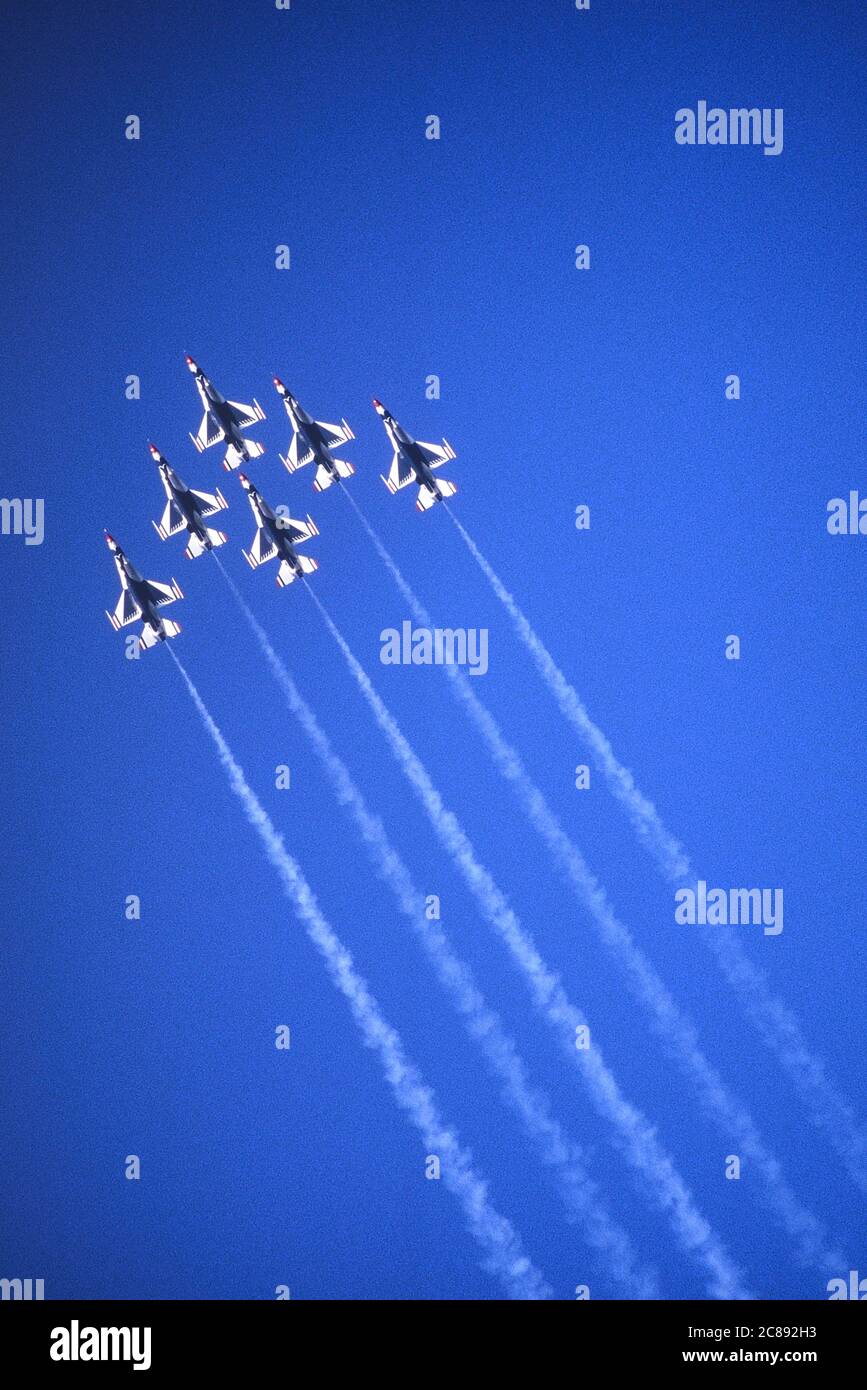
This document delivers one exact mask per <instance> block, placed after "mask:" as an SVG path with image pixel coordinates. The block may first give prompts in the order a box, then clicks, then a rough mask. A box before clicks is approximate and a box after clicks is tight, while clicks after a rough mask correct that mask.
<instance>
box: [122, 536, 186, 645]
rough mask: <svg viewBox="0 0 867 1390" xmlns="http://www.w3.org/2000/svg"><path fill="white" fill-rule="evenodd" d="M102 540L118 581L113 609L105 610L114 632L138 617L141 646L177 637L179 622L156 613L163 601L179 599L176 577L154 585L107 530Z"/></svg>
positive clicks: (181, 595)
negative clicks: (110, 611) (117, 592)
mask: <svg viewBox="0 0 867 1390" xmlns="http://www.w3.org/2000/svg"><path fill="white" fill-rule="evenodd" d="M105 543H106V545H107V546H108V548H109V550H110V551H111V553H112V555H113V556H114V563H115V566H116V568H117V575H118V578H119V580H120V598H119V599H118V601H117V605H116V607H115V610H114V612H113V613H109V611H108V609H106V613H105V616H106V617H107V618H108V621H109V622H110V623H111V625H112V627H113V628H114V630H115V632H119V631H120V629H121V628H122V627H126V626H127V624H128V623H134V622H137V621H138V619H139V618H141V620H142V622H143V624H144V626H143V627H142V630H141V633H140V634H139V642H140V643H141V645H142V646H143V647H155V646H156V645H157V643H158V642H164V641H165V640H166V638H167V637H177V635H178V633H179V632H180V630H181V625H180V623H173V622H172V621H171V620H170V619H169V618H161V617H160V615H159V613H158V612H157V609H159V608H165V606H166V605H167V604H169V603H174V601H175V599H176V598H183V594H182V592H181V590H180V589H179V588H178V584H177V580H175V579H173V580H172V582H171V584H170V585H169V584H157V583H156V582H155V581H154V580H153V579H142V577H141V575H140V574H139V572H138V570H137V569H136V567H135V565H134V564H133V563H132V561H131V560H128V559H127V557H126V555H125V554H124V553H123V551H122V550H121V548H120V546H119V545H118V543H117V541H116V540H115V539H114V536H110V535H109V534H108V532H107V531H106V533H105Z"/></svg>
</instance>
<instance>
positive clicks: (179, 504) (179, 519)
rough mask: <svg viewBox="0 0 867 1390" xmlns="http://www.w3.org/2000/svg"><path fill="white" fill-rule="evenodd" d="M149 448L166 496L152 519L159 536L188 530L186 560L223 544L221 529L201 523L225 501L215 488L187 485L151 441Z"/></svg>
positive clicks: (218, 510) (221, 508) (224, 540)
mask: <svg viewBox="0 0 867 1390" xmlns="http://www.w3.org/2000/svg"><path fill="white" fill-rule="evenodd" d="M150 451H151V454H152V455H153V457H154V460H155V462H156V464H157V467H158V468H159V470H160V477H161V478H162V482H163V487H164V489H165V494H166V498H167V499H168V500H167V501H166V505H165V510H164V511H163V514H162V517H161V519H160V520H159V521H155V522H154V523H153V524H154V529H155V531H156V533H157V535H158V536H159V538H160V540H163V541H165V540H168V538H169V536H176V535H177V534H178V532H179V531H188V532H189V536H190V539H189V542H188V544H187V547H186V550H185V551H184V554H185V555H186V556H187V558H188V559H190V560H194V559H195V558H196V556H197V555H202V554H204V552H205V551H206V550H213V548H214V546H216V545H225V544H226V540H227V536H226V534H225V532H224V531H215V530H214V529H213V528H212V527H210V526H206V525H205V518H206V517H209V516H213V515H214V513H215V512H221V511H224V510H225V508H226V507H227V506H228V505H229V504H228V502H227V501H226V499H225V497H224V496H223V494H222V493H221V492H220V490H219V488H218V489H217V491H216V492H215V493H211V492H196V491H195V490H194V489H193V488H190V487H187V485H186V483H185V482H184V480H183V478H179V477H178V475H177V473H176V472H175V470H174V469H173V468H172V466H171V464H170V463H169V462H168V460H167V459H165V458H163V456H162V454H161V453H160V451H159V449H156V448H155V447H154V445H153V444H151V446H150Z"/></svg>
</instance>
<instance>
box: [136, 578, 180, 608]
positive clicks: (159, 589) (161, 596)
mask: <svg viewBox="0 0 867 1390" xmlns="http://www.w3.org/2000/svg"><path fill="white" fill-rule="evenodd" d="M145 588H146V589H147V591H148V595H149V597H150V601H151V603H152V604H153V606H154V608H165V607H166V605H167V604H169V603H174V601H175V599H177V598H181V597H182V594H181V591H180V589H179V588H178V587H177V585H176V584H157V583H156V581H155V580H153V579H146V580H145Z"/></svg>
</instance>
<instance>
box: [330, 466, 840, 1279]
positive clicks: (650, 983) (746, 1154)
mask: <svg viewBox="0 0 867 1390" xmlns="http://www.w3.org/2000/svg"><path fill="white" fill-rule="evenodd" d="M348 495H349V493H348V491H347V496H348ZM352 502H353V506H354V507H355V510H356V512H357V513H358V515H359V518H360V520H361V521H362V524H363V525H364V527H365V529H366V531H367V533H368V535H369V536H370V538H371V540H372V541H373V543H374V545H375V547H376V549H377V552H378V554H379V556H380V558H381V559H382V561H383V563H384V564H385V565H386V567H387V568H388V570H389V572H390V573H391V575H392V577H393V579H394V580H395V583H396V584H397V585H398V587H399V589H400V591H401V593H402V595H403V597H404V598H405V600H406V602H407V604H408V605H409V607H410V609H411V611H412V613H413V616H414V618H415V620H416V622H418V623H419V624H420V625H421V626H423V627H431V626H432V622H431V617H430V614H429V613H428V612H427V611H426V609H425V608H424V606H423V604H422V603H421V602H420V600H419V599H418V598H417V597H416V595H415V593H414V591H413V590H412V588H411V587H410V585H409V584H408V583H407V581H406V579H405V578H404V576H403V574H402V572H401V570H400V569H399V568H398V566H397V564H396V563H395V561H394V560H393V559H392V557H391V555H390V554H389V552H388V551H387V550H386V548H385V546H384V545H383V544H382V542H381V541H380V539H379V536H378V535H377V533H376V531H375V530H374V528H373V527H372V526H371V525H370V523H369V522H368V521H367V519H366V517H365V516H364V514H363V513H362V512H361V510H360V508H359V507H358V506H357V504H356V503H355V500H354V498H353V499H352ZM452 519H453V520H454V518H452ZM455 524H456V525H457V524H458V523H455ZM444 669H445V671H446V673H447V674H448V675H449V677H450V678H451V681H452V685H453V688H454V691H455V695H456V696H457V698H458V699H459V701H460V702H461V703H462V704H463V706H464V708H465V709H466V710H467V712H468V714H469V716H470V718H471V720H472V721H473V723H474V724H475V726H476V728H477V729H478V730H479V732H480V734H481V735H482V738H483V740H484V742H485V743H486V745H487V747H488V749H489V751H490V753H491V756H492V758H493V760H494V762H495V764H496V766H497V767H498V768H499V770H500V772H501V773H502V774H503V776H504V777H505V778H506V780H507V781H508V782H510V783H511V784H512V786H513V787H514V788H515V790H516V793H517V795H518V798H519V801H520V802H521V805H522V806H523V808H524V810H525V812H526V814H527V816H528V817H529V819H530V821H531V823H532V824H533V826H534V827H535V829H536V830H537V831H538V833H539V835H540V836H541V838H542V840H543V841H544V843H545V845H546V847H547V849H548V851H549V853H550V854H551V856H552V858H553V859H554V862H555V863H556V864H557V866H558V867H559V869H560V871H561V872H562V874H563V876H564V878H565V879H566V881H567V883H568V884H569V886H570V887H571V889H572V891H573V892H574V894H575V896H576V898H577V900H578V901H579V902H580V903H581V905H582V906H583V907H584V908H585V909H586V910H587V911H588V912H589V914H590V920H591V922H592V923H593V925H594V928H595V929H596V931H597V934H598V935H599V937H600V939H601V940H602V942H603V943H604V945H605V946H606V948H607V949H608V950H609V951H610V953H611V954H612V956H613V957H614V959H615V960H616V961H617V963H618V965H619V966H620V968H621V969H622V971H623V973H624V976H625V978H626V981H627V984H628V986H629V988H630V990H631V991H632V993H633V994H634V995H635V997H636V998H637V999H638V1000H639V1001H640V1002H641V1003H642V1004H643V1005H644V1006H645V1007H646V1008H647V1009H648V1011H649V1013H650V1016H651V1020H652V1023H653V1027H654V1030H655V1031H656V1033H657V1035H658V1036H659V1037H660V1038H661V1040H662V1041H663V1044H664V1046H665V1048H666V1051H667V1052H668V1053H669V1055H670V1056H671V1057H672V1058H673V1060H674V1061H675V1062H676V1063H677V1064H678V1066H679V1067H680V1068H681V1070H682V1071H683V1072H684V1074H685V1075H686V1076H687V1078H688V1079H689V1080H690V1081H691V1082H692V1083H693V1084H694V1085H695V1086H696V1089H697V1093H698V1098H699V1100H700V1102H701V1104H702V1107H703V1109H704V1110H705V1113H706V1114H708V1115H709V1116H710V1118H711V1119H712V1120H713V1121H714V1123H716V1124H717V1125H718V1127H719V1128H720V1130H721V1131H722V1132H723V1134H724V1135H725V1136H726V1142H727V1143H728V1144H731V1145H732V1147H733V1148H734V1149H735V1151H736V1152H737V1153H738V1154H739V1156H740V1157H741V1159H744V1158H746V1159H748V1160H749V1163H750V1164H751V1165H752V1166H753V1167H754V1168H755V1170H756V1172H757V1173H759V1174H760V1176H761V1178H762V1181H763V1188H764V1200H765V1203H766V1205H767V1206H768V1207H769V1208H770V1210H772V1211H773V1212H774V1214H775V1216H776V1217H777V1219H778V1220H779V1222H780V1224H781V1226H782V1228H783V1229H784V1230H785V1232H786V1234H787V1236H788V1237H789V1239H790V1240H791V1241H792V1242H793V1244H794V1247H795V1249H796V1251H797V1254H798V1257H799V1259H800V1260H801V1261H802V1262H803V1263H805V1264H808V1263H811V1264H815V1265H817V1266H818V1267H819V1268H820V1269H821V1270H822V1271H823V1272H824V1273H828V1272H833V1271H834V1270H838V1269H840V1268H842V1267H843V1264H842V1263H841V1261H843V1256H842V1255H841V1254H840V1253H839V1252H838V1251H836V1250H832V1249H829V1248H828V1245H827V1238H826V1235H825V1233H824V1231H823V1229H822V1226H821V1224H820V1223H819V1221H818V1220H817V1219H816V1217H815V1216H814V1215H813V1214H812V1213H811V1212H810V1211H808V1210H807V1209H806V1208H805V1207H804V1206H803V1205H802V1204H801V1202H800V1201H799V1200H798V1198H797V1196H796V1195H795V1193H794V1191H793V1190H792V1189H791V1188H790V1187H789V1186H788V1184H787V1183H786V1180H785V1178H784V1176H783V1173H782V1169H781V1167H780V1164H779V1162H778V1160H777V1159H776V1158H775V1157H774V1155H773V1154H772V1153H771V1152H770V1151H769V1150H768V1148H767V1147H766V1145H765V1142H764V1140H763V1139H762V1137H761V1135H760V1133H759V1131H758V1129H757V1128H756V1125H755V1123H754V1121H753V1120H752V1118H751V1116H750V1115H749V1113H748V1112H747V1111H746V1110H745V1109H744V1107H743V1106H742V1104H741V1103H740V1102H739V1101H738V1100H737V1099H736V1098H735V1097H734V1096H732V1095H731V1094H730V1092H729V1091H728V1090H727V1088H726V1086H725V1083H724V1082H723V1080H722V1077H721V1076H720V1075H719V1073H718V1072H717V1071H716V1070H715V1068H714V1067H713V1066H712V1065H711V1063H710V1062H709V1061H708V1059H707V1058H706V1057H705V1056H704V1053H703V1052H702V1050H701V1045H700V1042H699V1037H698V1033H697V1030H696V1028H695V1025H694V1024H693V1023H692V1021H691V1020H690V1019H689V1018H688V1017H687V1016H686V1015H684V1014H683V1013H682V1012H681V1011H680V1009H679V1008H678V1006H677V1004H676V1003H675V1001H674V999H673V997H672V996H671V994H670V993H669V991H668V990H667V989H666V987H665V985H664V983H663V981H662V980H661V978H660V977H659V976H658V975H657V974H656V972H655V970H654V969H653V966H652V965H651V963H650V961H649V960H648V959H647V957H646V956H645V955H644V953H643V952H642V951H641V949H640V947H639V946H638V944H637V943H636V941H635V939H634V937H633V936H632V934H631V932H630V931H629V929H628V927H626V925H625V924H624V923H623V922H621V921H620V920H619V918H618V917H617V916H616V914H615V912H614V910H613V908H612V907H611V905H610V903H609V902H608V898H607V896H606V894H605V891H604V889H603V888H602V886H601V884H600V883H599V882H598V880H597V879H596V878H595V876H594V875H593V873H592V871H591V870H590V868H589V866H588V865H587V863H586V861H585V860H584V858H583V856H582V854H581V852H580V851H579V849H578V848H577V846H576V845H575V844H574V843H573V842H572V840H571V839H570V838H569V836H568V835H567V834H566V832H565V831H564V829H563V827H562V826H561V824H560V822H559V820H558V819H557V817H556V816H555V815H554V813H553V811H552V810H551V808H550V806H549V805H548V802H547V801H546V799H545V797H544V795H543V794H542V792H541V791H540V790H539V788H538V787H537V786H536V785H535V783H534V782H533V781H532V779H531V778H530V776H529V774H528V772H527V770H526V768H525V766H524V763H523V761H522V759H521V757H520V755H519V754H518V753H517V751H516V750H515V749H514V748H513V747H512V746H511V745H510V744H509V743H507V742H506V740H505V738H504V737H503V735H502V733H501V731H500V729H499V726H498V724H497V722H496V720H495V719H494V718H493V716H492V715H491V714H490V712H489V711H488V709H487V708H486V707H485V706H484V705H483V704H482V703H481V701H480V700H479V699H478V697H477V695H476V694H475V691H474V690H473V689H472V685H471V683H470V681H469V680H468V678H467V677H466V676H465V675H464V673H463V672H462V671H460V670H459V669H458V668H457V667H456V666H451V665H449V666H446V667H445V668H444Z"/></svg>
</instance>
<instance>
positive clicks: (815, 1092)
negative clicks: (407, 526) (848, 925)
mask: <svg viewBox="0 0 867 1390" xmlns="http://www.w3.org/2000/svg"><path fill="white" fill-rule="evenodd" d="M446 511H447V512H448V514H449V517H450V518H451V520H452V522H453V524H454V526H455V527H456V529H457V531H458V534H459V535H460V536H461V538H462V540H463V541H464V543H465V544H466V546H467V548H468V550H469V551H470V554H471V555H472V556H473V558H474V559H475V560H476V562H477V564H478V565H479V568H480V569H481V571H482V573H483V574H484V576H485V578H486V579H487V580H488V582H489V584H490V585H491V588H492V589H493V590H494V593H495V594H496V596H497V598H498V599H499V600H500V602H501V603H502V604H503V606H504V608H505V609H506V612H507V613H508V615H509V617H510V618H511V620H512V623H513V625H514V628H515V631H516V632H517V634H518V636H519V637H520V639H521V641H522V642H523V643H524V645H525V647H526V648H527V650H528V651H529V653H530V655H531V656H532V658H533V660H534V663H535V665H536V669H537V670H538V672H539V674H540V676H541V677H542V680H543V681H544V683H545V685H546V686H547V687H548V689H549V690H550V692H551V694H552V695H553V696H554V699H555V700H556V702H557V704H558V706H559V708H560V710H561V712H562V714H563V715H564V716H565V718H566V719H567V720H568V721H569V723H570V724H572V726H573V727H574V728H575V729H577V731H578V733H579V734H580V735H581V736H582V738H583V739H584V741H585V743H586V744H587V746H588V748H589V750H590V753H591V756H592V758H593V761H594V763H595V765H596V767H597V769H598V770H599V771H600V772H601V773H602V775H603V777H604V778H605V781H606V784H607V786H608V788H609V790H610V791H611V793H612V795H613V796H615V797H616V799H617V800H618V801H619V802H620V803H621V804H622V805H623V806H624V807H625V809H626V812H627V814H628V816H629V819H630V820H631V822H632V825H633V827H634V828H635V831H636V833H637V835H638V837H639V839H640V840H641V841H642V842H643V843H644V844H645V845H646V846H647V848H648V850H649V851H650V853H651V855H652V856H653V858H654V860H655V861H656V864H657V866H658V867H659V869H660V870H661V872H662V874H663V876H664V877H665V878H666V879H667V880H668V881H669V882H670V883H672V884H674V885H676V886H677V887H690V888H695V874H694V871H693V869H692V868H691V866H690V862H689V858H688V856H687V853H686V851H685V850H684V848H683V846H682V845H681V844H680V842H679V841H678V840H677V839H676V838H675V837H674V835H672V834H671V832H670V831H669V830H668V829H667V828H666V826H665V825H664V824H663V822H662V818H661V817H660V815H659V812H658V811H657V809H656V807H655V806H654V804H653V802H651V801H649V800H648V798H647V797H646V796H645V795H644V794H643V793H642V792H641V790H640V789H639V787H638V786H637V785H636V782H635V778H634V777H633V775H632V773H631V772H630V771H629V769H628V768H626V767H624V766H623V764H622V763H621V762H619V760H618V759H617V757H616V755H615V753H614V750H613V748H612V747H611V744H610V743H609V741H608V739H607V738H606V737H605V735H604V734H603V732H602V730H601V729H600V728H599V727H598V725H597V724H595V723H594V722H593V720H592V719H591V718H590V715H589V714H588V712H587V710H586V709H585V707H584V705H583V704H582V702H581V699H580V698H579V696H578V693H577V691H576V690H575V688H574V686H572V685H571V684H570V683H569V681H568V680H567V679H566V677H565V676H564V675H563V672H562V671H561V670H560V668H559V667H558V666H557V664H556V662H555V661H554V659H553V657H552V656H551V654H550V652H549V651H548V649H547V648H546V647H545V645H544V643H543V642H542V641H541V639H540V638H539V637H538V635H537V634H536V632H535V631H534V629H533V627H532V626H531V624H530V622H529V620H528V619H527V618H526V617H525V615H524V613H523V612H522V611H521V609H520V608H519V607H518V604H517V602H516V601H515V598H514V597H513V595H512V594H510V593H509V591H508V589H506V587H505V585H504V584H503V583H502V581H501V580H500V578H499V577H498V575H497V574H496V572H495V571H494V569H493V568H492V566H491V565H490V563H489V562H488V561H487V560H486V559H485V557H484V555H482V553H481V551H480V550H479V548H478V546H477V545H476V544H475V542H474V541H473V539H472V537H471V536H470V535H469V534H468V533H467V531H466V530H465V529H464V527H463V526H462V525H461V523H460V522H459V521H458V520H457V518H456V517H455V516H454V514H453V513H452V512H451V511H449V508H448V507H447V506H446ZM700 930H701V936H702V940H703V941H704V943H705V945H706V946H707V947H708V948H709V950H710V951H711V952H712V954H713V955H714V956H715V958H716V961H717V963H718V965H719V967H720V969H721V970H722V973H723V975H724V976H725V978H726V979H727V980H728V982H729V984H730V985H731V987H732V989H733V990H734V992H735V993H736V995H737V996H738V998H739V1000H740V1002H741V1005H742V1007H743V1008H744V1011H745V1012H746V1014H747V1016H748V1017H749V1018H750V1020H751V1021H752V1023H753V1024H754V1026H755V1027H756V1029H757V1030H758V1032H759V1034H760V1035H761V1037H762V1040H763V1041H764V1043H765V1045H766V1046H767V1047H768V1048H769V1050H770V1051H771V1052H773V1053H774V1055H775V1056H776V1057H777V1059H778V1061H779V1063H780V1065H781V1066H782V1067H783V1069H784V1071H785V1072H786V1074H787V1075H788V1077H789V1080H790V1081H791V1084H792V1087H793V1089H794V1091H795V1093H796V1094H797V1095H798V1096H799V1097H800V1099H801V1102H802V1104H803V1105H804V1106H805V1107H806V1108H807V1110H808V1111H809V1112H810V1113H811V1115H812V1117H813V1121H814V1123H815V1124H816V1125H817V1127H819V1128H821V1129H822V1130H823V1131H824V1133H825V1135H826V1137H827V1140H828V1142H829V1143H830V1145H831V1147H832V1148H833V1149H834V1151H835V1152H836V1153H837V1155H838V1157H839V1158H840V1160H841V1161H842V1163H843V1165H844V1166H845V1168H846V1170H847V1172H848V1173H849V1176H850V1178H851V1179H852V1181H853V1182H854V1183H855V1184H856V1185H857V1186H858V1187H859V1188H860V1189H861V1191H862V1192H867V1137H865V1135H864V1133H863V1131H862V1129H861V1127H860V1125H859V1121H858V1119H857V1118H856V1116H855V1114H854V1112H853V1110H852V1107H851V1106H850V1105H849V1103H848V1101H847V1100H846V1099H845V1098H844V1097H843V1096H842V1094H841V1093H840V1092H839V1091H838V1090H837V1088H836V1086H835V1085H834V1083H833V1082H832V1081H831V1080H830V1078H829V1077H828V1076H827V1075H826V1072H825V1068H824V1064H823V1063H822V1061H821V1060H820V1059H819V1058H817V1057H816V1056H815V1055H814V1054H813V1053H812V1052H811V1050H810V1048H809V1047H808V1045H807V1040H806V1038H805V1037H804V1033H803V1030H802V1029H801V1025H800V1024H799V1022H798V1020H797V1018H796V1017H795V1015H794V1014H793V1013H792V1012H791V1010H790V1009H789V1008H788V1007H787V1005H786V1004H784V1003H783V1001H782V1000H781V999H780V998H779V997H778V996H777V995H775V994H774V992H773V989H772V987H771V985H770V984H769V983H768V980H767V977H766V976H765V974H764V972H763V971H762V970H760V969H759V968H758V967H757V966H755V965H753V963H752V961H750V959H749V958H748V956H747V955H746V954H745V953H744V950H743V948H742V947H741V945H740V943H739V942H738V941H737V940H736V938H734V937H733V936H732V935H731V934H725V933H722V932H714V931H713V930H712V929H709V928H704V929H700Z"/></svg>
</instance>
